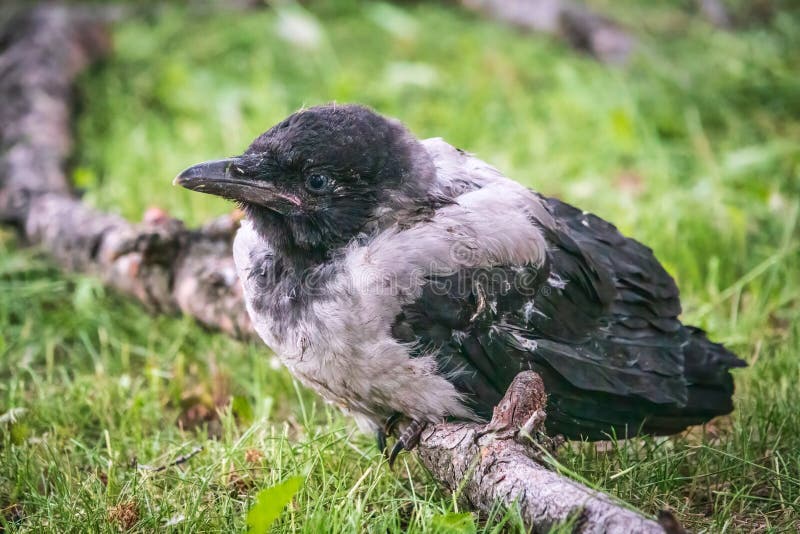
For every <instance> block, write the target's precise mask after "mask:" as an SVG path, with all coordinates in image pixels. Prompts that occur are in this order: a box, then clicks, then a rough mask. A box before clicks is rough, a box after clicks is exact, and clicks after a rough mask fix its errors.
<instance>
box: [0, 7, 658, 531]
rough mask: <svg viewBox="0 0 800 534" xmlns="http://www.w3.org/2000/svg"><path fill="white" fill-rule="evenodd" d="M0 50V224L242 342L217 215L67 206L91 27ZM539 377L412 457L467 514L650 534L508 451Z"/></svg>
mask: <svg viewBox="0 0 800 534" xmlns="http://www.w3.org/2000/svg"><path fill="white" fill-rule="evenodd" d="M10 28H11V29H10V30H8V29H7V31H6V32H5V33H4V34H3V35H2V38H0V43H2V45H0V46H3V47H4V49H3V50H2V52H0V124H2V125H3V129H2V133H1V134H0V221H2V222H5V223H8V224H12V225H14V226H16V227H17V228H18V229H19V231H20V234H21V235H22V236H23V238H24V239H25V240H26V241H27V242H28V243H30V244H31V245H35V246H38V247H40V248H42V249H44V250H45V251H47V252H48V253H49V254H50V256H51V257H52V258H53V259H54V260H55V261H57V262H58V263H59V264H60V265H61V266H62V267H63V268H64V269H65V270H72V271H81V272H87V273H92V274H94V275H96V276H99V277H100V278H101V279H102V280H103V281H104V282H105V283H106V284H108V285H109V286H112V287H114V288H115V289H117V290H119V291H121V292H123V293H126V294H128V295H131V296H133V297H135V298H136V299H138V300H139V301H141V302H142V303H143V304H144V305H145V306H147V307H148V308H149V309H151V310H152V311H153V312H157V313H178V312H182V313H185V314H189V315H191V316H193V317H196V318H197V319H198V320H199V321H201V322H202V323H203V324H206V325H208V326H210V327H214V328H218V329H220V330H222V331H224V332H227V333H229V334H232V335H235V336H237V337H248V336H251V335H252V330H251V328H250V324H249V321H248V319H247V316H246V313H245V311H244V305H243V302H242V295H241V290H240V286H239V284H238V281H237V279H236V274H235V271H234V267H233V263H232V259H231V251H230V241H231V236H232V235H233V232H234V231H235V229H236V226H237V221H236V220H234V219H233V218H231V217H223V218H221V219H218V220H215V221H212V222H211V223H210V224H208V225H206V226H204V227H202V228H200V229H198V230H188V229H186V228H185V227H184V226H183V224H182V223H181V222H180V221H177V220H174V219H170V218H169V217H167V216H166V215H165V214H163V213H162V212H159V211H153V210H151V211H149V212H148V213H147V214H146V216H145V220H144V221H143V222H141V223H137V224H133V223H130V222H128V221H126V220H124V219H122V218H120V217H118V216H116V215H111V214H107V213H102V212H99V211H97V210H95V209H92V208H91V207H88V206H86V205H84V204H82V203H81V202H80V200H79V199H78V198H77V197H76V196H75V195H74V194H73V192H72V191H71V188H70V186H69V184H68V180H67V177H66V174H65V172H64V167H65V161H66V158H67V155H68V153H69V149H70V143H71V134H70V132H71V128H70V100H71V96H72V86H73V81H74V77H75V76H76V74H77V73H78V72H79V71H80V70H81V69H83V68H84V67H86V66H87V65H88V64H89V62H91V61H92V60H93V59H95V58H97V57H99V56H101V55H102V54H104V53H106V52H107V51H108V49H109V38H108V35H107V33H106V31H105V30H104V25H103V24H102V21H100V20H98V18H97V17H96V15H91V16H90V15H89V14H88V12H85V11H79V10H74V9H67V8H63V7H39V8H36V9H34V10H33V11H30V12H28V13H27V14H25V15H24V16H23V17H21V18H18V19H17V20H15V21H14V23H13V24H12V25H11V26H10ZM544 401H545V394H544V387H543V384H542V382H541V379H540V378H539V377H538V376H537V375H535V374H533V373H524V374H522V375H520V377H518V378H517V380H515V382H514V384H513V385H512V387H511V389H510V390H509V392H508V393H507V394H506V397H505V398H504V400H503V402H502V403H501V404H500V405H499V406H498V408H497V409H496V411H495V417H494V419H493V420H492V422H491V423H490V424H489V425H487V426H486V427H481V426H480V425H475V424H442V425H438V426H435V427H433V428H432V429H429V430H428V431H427V432H426V433H425V434H424V437H423V439H422V441H421V443H420V446H419V455H420V458H421V459H422V461H423V463H424V464H425V465H426V466H427V467H428V469H430V471H431V472H432V473H433V476H434V477H435V478H436V479H437V480H438V481H439V482H440V483H441V484H442V485H444V486H445V487H447V488H450V489H451V490H455V489H456V488H462V491H463V493H462V496H463V498H464V499H465V500H466V501H467V502H468V503H469V505H470V506H472V507H474V508H475V509H477V510H482V511H489V510H490V509H491V508H492V507H493V506H494V505H495V503H500V504H502V505H505V506H510V505H512V504H515V503H516V505H518V506H519V507H520V510H521V512H522V516H523V518H524V520H525V521H526V523H527V525H528V526H529V527H530V528H531V530H534V531H537V532H544V531H547V530H548V529H549V527H551V526H552V525H554V524H556V523H558V522H561V521H564V520H566V519H568V518H569V517H570V516H571V515H573V514H578V516H579V517H578V523H577V527H578V530H579V531H581V532H647V533H650V532H664V530H663V529H662V527H660V526H659V524H658V523H656V522H654V521H651V520H649V519H646V518H644V517H642V516H641V515H639V514H637V513H635V512H632V511H630V510H628V509H626V508H623V507H621V506H619V505H618V504H616V503H615V502H614V501H613V500H612V499H611V498H609V497H608V496H606V495H603V494H602V493H599V492H596V491H593V490H591V489H589V488H586V487H584V486H582V485H580V484H578V483H576V482H574V481H572V480H570V479H567V478H565V477H563V476H561V475H559V474H557V473H555V472H553V471H551V470H549V469H547V468H546V467H544V466H542V465H540V464H539V463H537V462H536V461H534V460H533V459H532V458H533V457H532V455H531V448H530V447H529V445H526V444H525V443H524V442H523V441H522V440H520V439H519V428H520V427H521V426H527V427H528V429H529V430H532V429H533V428H534V427H535V426H536V424H541V421H542V417H543V416H544V412H543V408H544Z"/></svg>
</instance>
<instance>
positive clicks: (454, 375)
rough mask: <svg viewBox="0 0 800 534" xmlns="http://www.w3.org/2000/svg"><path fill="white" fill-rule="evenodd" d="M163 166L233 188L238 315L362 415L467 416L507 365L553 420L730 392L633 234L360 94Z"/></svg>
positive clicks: (704, 414) (582, 431) (677, 407)
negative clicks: (219, 151)
mask: <svg viewBox="0 0 800 534" xmlns="http://www.w3.org/2000/svg"><path fill="white" fill-rule="evenodd" d="M176 182H177V183H180V184H181V185H184V186H185V187H189V188H190V189H195V190H198V191H205V192H211V193H213V194H218V195H221V196H224V197H227V198H230V199H232V200H235V201H236V202H238V203H239V204H240V205H241V206H242V207H243V208H244V210H245V211H246V213H247V215H248V220H247V221H245V222H244V223H243V225H242V228H241V229H240V230H239V233H238V235H237V237H236V240H235V243H234V258H235V260H236V265H237V269H238V271H239V275H240V277H241V280H242V284H243V287H244V293H245V297H246V304H247V309H248V311H249V313H250V316H251V317H252V319H253V323H254V325H255V327H256V329H257V331H258V333H259V334H260V336H261V337H262V338H263V339H264V341H265V342H266V343H267V344H268V345H269V346H270V347H272V349H273V350H275V352H276V353H277V354H278V355H279V356H280V357H281V359H282V360H283V362H284V363H285V364H286V365H287V366H288V367H289V369H290V370H291V372H292V373H293V374H294V375H295V376H297V377H298V378H299V379H300V380H301V381H302V382H303V383H305V384H306V385H308V386H310V387H312V388H313V389H315V390H317V391H318V392H319V393H320V394H321V395H322V396H323V397H325V398H326V399H328V400H329V401H331V402H333V403H335V404H337V405H338V406H340V407H341V408H343V409H344V410H346V411H348V412H349V413H351V414H353V415H354V416H355V417H356V419H357V420H358V421H359V423H360V424H361V425H362V427H364V428H365V429H372V430H377V429H379V428H381V425H382V424H383V422H384V421H385V420H386V419H387V418H389V417H391V416H392V415H394V414H398V413H399V414H401V415H403V416H405V417H406V418H408V419H410V420H416V421H423V422H438V421H441V420H442V419H444V418H457V419H486V418H487V417H488V416H489V415H490V414H491V409H492V407H493V406H494V404H495V403H496V402H497V401H498V400H499V399H500V398H501V396H502V394H503V393H504V392H505V389H506V388H507V387H508V385H509V384H510V382H511V380H512V379H513V378H514V376H515V375H516V374H517V373H518V372H519V371H521V370H524V369H533V370H535V371H537V372H538V373H539V374H540V375H541V376H542V377H543V379H544V381H545V385H546V388H547V391H548V393H549V404H548V420H547V424H548V429H549V431H550V432H553V433H561V434H564V435H566V436H568V437H574V438H578V437H584V438H588V439H603V438H604V437H606V436H608V435H610V434H612V433H613V434H616V435H617V436H631V435H636V434H638V433H655V434H665V433H674V432H677V431H680V430H682V429H683V428H685V427H687V426H689V425H693V424H698V423H702V422H704V421H707V420H708V419H710V418H712V417H714V416H715V415H718V414H724V413H728V412H730V411H731V409H732V404H731V395H732V393H733V381H732V378H731V375H730V373H729V369H730V368H732V367H739V366H742V365H744V364H743V362H742V361H741V360H739V359H738V358H736V356H734V355H733V354H731V353H730V352H728V351H727V350H726V349H725V348H724V347H722V346H721V345H718V344H715V343H712V342H711V341H709V340H708V339H707V337H706V335H705V333H703V332H702V331H700V330H698V329H696V328H692V327H687V326H684V325H682V324H681V322H680V321H679V319H678V316H679V314H680V311H681V308H680V301H679V294H678V289H677V287H676V286H675V283H674V281H673V279H672V278H671V277H670V276H669V274H667V272H666V271H665V270H664V269H663V268H662V267H661V265H660V264H659V263H658V261H657V260H656V259H655V257H654V256H653V253H652V251H651V250H650V249H648V248H647V247H645V246H644V245H642V244H640V243H638V242H636V241H634V240H632V239H629V238H626V237H624V236H622V235H621V234H620V233H619V232H618V231H617V229H616V228H615V227H614V226H613V225H611V224H609V223H608V222H606V221H603V220H602V219H600V218H598V217H596V216H594V215H592V214H589V213H585V212H582V211H580V210H577V209H575V208H574V207H572V206H569V205H568V204H565V203H563V202H561V201H559V200H556V199H552V198H547V197H544V196H541V195H539V194H537V193H535V192H532V191H530V190H528V189H526V188H524V187H522V186H521V185H519V184H517V183H516V182H514V181H512V180H509V179H508V178H506V177H504V176H503V175H502V174H500V173H499V172H498V171H496V170H495V169H493V168H492V167H490V166H489V165H487V164H486V163H484V162H482V161H480V160H478V159H477V158H474V157H472V156H470V155H468V154H466V153H464V152H462V151H460V150H457V149H455V148H453V147H451V146H450V145H448V144H447V143H445V142H444V141H442V140H439V139H430V140H426V141H418V140H416V139H415V138H414V137H413V136H412V135H411V134H410V133H409V132H408V131H407V130H406V129H405V128H404V127H403V126H402V125H401V124H400V123H399V122H397V121H394V120H390V119H386V118H384V117H381V116H380V115H377V114H375V113H374V112H372V111H371V110H368V109H366V108H363V107H360V106H322V107H317V108H310V109H307V110H303V111H300V112H298V113H296V114H294V115H292V116H291V117H289V118H288V119H286V120H285V121H283V122H282V123H280V124H278V125H277V126H275V127H274V128H272V129H270V130H269V131H267V132H266V133H264V134H263V135H262V136H260V137H259V138H258V139H256V140H255V141H254V142H253V144H252V145H251V146H250V147H249V148H248V150H247V151H246V152H245V153H244V154H243V155H242V156H240V157H237V158H231V159H228V160H222V161H219V162H211V163H206V164H201V165H199V166H195V167H192V168H190V169H187V170H186V171H184V172H183V173H182V174H181V175H180V176H179V177H178V178H177V179H176Z"/></svg>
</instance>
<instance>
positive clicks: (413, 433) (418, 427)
mask: <svg viewBox="0 0 800 534" xmlns="http://www.w3.org/2000/svg"><path fill="white" fill-rule="evenodd" d="M426 426H427V423H424V422H422V421H417V420H416V419H415V420H412V421H411V423H409V425H408V426H407V427H406V428H405V430H403V433H402V434H400V437H399V438H397V441H396V442H395V444H394V447H392V450H391V452H390V453H389V456H388V457H387V460H389V467H392V466H394V461H395V460H396V459H397V455H398V454H400V452H401V451H413V450H414V447H416V446H417V444H418V443H419V438H420V436H421V435H422V432H423V431H424V430H425V427H426Z"/></svg>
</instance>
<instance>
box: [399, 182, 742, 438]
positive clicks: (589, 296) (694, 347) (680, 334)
mask: <svg viewBox="0 0 800 534" xmlns="http://www.w3.org/2000/svg"><path fill="white" fill-rule="evenodd" d="M541 199H542V202H543V204H544V205H545V206H546V208H547V209H548V211H549V212H550V214H551V215H552V216H553V220H554V221H555V223H554V224H551V225H543V224H541V221H537V223H538V224H540V226H541V227H542V230H543V232H544V234H545V237H546V239H547V242H548V245H549V250H548V257H547V261H546V263H545V265H544V266H542V267H541V268H538V269H535V268H533V267H519V266H504V267H495V268H492V269H487V270H481V269H465V270H462V271H461V272H458V273H455V274H453V275H451V276H446V277H432V278H430V279H429V280H428V283H427V284H426V285H425V287H424V288H423V291H422V295H421V296H420V297H419V298H418V299H417V300H416V301H415V302H413V303H412V304H409V305H407V306H405V307H404V308H403V311H402V313H400V314H399V315H398V317H397V319H396V322H395V324H394V326H393V334H394V335H395V337H397V338H398V339H400V340H402V341H404V342H414V343H416V344H415V347H416V348H415V351H416V352H417V353H418V354H427V353H431V352H433V353H435V354H436V355H437V360H438V364H439V370H440V372H441V373H443V374H445V375H446V376H447V377H448V379H449V380H450V381H451V382H452V383H453V384H454V385H455V386H456V387H457V389H458V390H459V391H461V392H463V393H464V394H465V395H466V396H467V398H468V399H469V400H470V402H471V403H472V407H473V408H474V409H475V411H476V412H477V413H478V414H479V415H480V416H482V417H484V418H488V417H490V416H491V410H492V408H493V407H494V406H495V404H496V403H497V402H498V401H499V400H500V398H501V397H502V395H503V393H505V390H506V388H507V387H508V385H509V384H510V383H511V380H513V378H514V376H516V374H517V373H519V372H520V371H522V370H526V369H532V370H534V371H536V372H538V373H539V374H540V375H541V376H542V378H543V379H544V381H545V385H546V388H547V391H548V394H549V401H548V430H549V431H550V432H552V433H561V434H564V435H566V436H568V437H573V438H577V437H584V438H588V439H604V438H606V437H607V436H608V435H610V434H612V433H616V435H618V436H625V435H627V436H632V435H635V434H638V433H654V434H668V433H674V432H677V431H680V430H682V429H683V428H685V427H687V426H689V425H692V424H698V423H702V422H704V421H706V420H708V419H710V418H712V417H714V416H715V415H718V414H723V413H728V412H730V411H731V409H732V404H731V394H732V393H733V382H732V378H731V376H730V374H729V372H728V369H729V368H731V367H738V366H742V365H744V362H742V361H741V360H739V359H738V358H736V356H734V355H733V354H731V353H730V352H728V351H727V350H725V348H724V347H722V346H721V345H718V344H714V343H711V342H710V341H708V339H707V338H706V337H705V334H704V333H703V332H702V331H701V330H698V329H695V328H692V327H686V326H684V325H682V324H681V323H680V321H679V320H678V318H677V317H678V315H679V314H680V312H681V307H680V300H679V293H678V288H677V287H676V285H675V282H674V281H673V279H672V278H671V277H670V276H669V274H667V272H666V271H665V270H664V269H663V267H662V266H661V265H660V264H659V263H658V261H657V260H656V259H655V257H654V256H653V253H652V251H651V250H650V249H649V248H647V247H645V246H644V245H642V244H640V243H638V242H637V241H634V240H632V239H628V238H626V237H624V236H622V235H621V234H620V233H619V231H617V229H616V228H615V227H614V226H613V225H611V224H610V223H608V222H606V221H604V220H602V219H600V218H599V217H596V216H594V215H591V214H588V213H584V212H581V211H580V210H577V209H575V208H574V207H572V206H570V205H568V204H565V203H563V202H560V201H558V200H555V199H548V198H544V197H542V198H541Z"/></svg>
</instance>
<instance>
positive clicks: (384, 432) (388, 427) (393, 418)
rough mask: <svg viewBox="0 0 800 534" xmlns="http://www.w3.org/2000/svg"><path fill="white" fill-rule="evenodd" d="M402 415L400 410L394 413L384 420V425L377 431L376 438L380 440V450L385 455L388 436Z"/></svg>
mask: <svg viewBox="0 0 800 534" xmlns="http://www.w3.org/2000/svg"><path fill="white" fill-rule="evenodd" d="M401 417H402V415H401V414H400V412H395V413H393V414H392V415H390V416H389V417H387V418H386V421H384V422H383V427H382V428H379V429H378V431H377V432H376V433H375V439H376V441H377V442H378V450H379V451H381V453H382V454H383V455H384V456H385V455H386V437H387V436H391V435H392V433H393V432H394V429H395V428H396V427H397V423H399V422H400V419H401Z"/></svg>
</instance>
